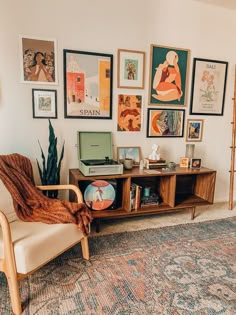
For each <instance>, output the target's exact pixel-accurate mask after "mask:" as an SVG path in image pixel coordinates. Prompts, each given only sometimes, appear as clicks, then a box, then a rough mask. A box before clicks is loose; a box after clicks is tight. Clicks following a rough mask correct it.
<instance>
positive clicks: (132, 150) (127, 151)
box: [117, 147, 141, 166]
mask: <svg viewBox="0 0 236 315" xmlns="http://www.w3.org/2000/svg"><path fill="white" fill-rule="evenodd" d="M125 159H132V160H133V163H134V166H135V165H139V163H140V160H141V148H140V147H117V161H119V162H121V163H123V162H124V160H125Z"/></svg>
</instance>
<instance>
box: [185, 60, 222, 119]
mask: <svg viewBox="0 0 236 315" xmlns="http://www.w3.org/2000/svg"><path fill="white" fill-rule="evenodd" d="M227 71H228V62H227V61H220V60H210V59H202V58H194V59H193V73H192V87H191V99H190V115H215V116H223V113H224V102H225V89H226V80H227Z"/></svg>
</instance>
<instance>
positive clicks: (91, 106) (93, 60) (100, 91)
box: [63, 49, 113, 119]
mask: <svg viewBox="0 0 236 315" xmlns="http://www.w3.org/2000/svg"><path fill="white" fill-rule="evenodd" d="M63 60H64V117H65V118H82V119H83V118H84V119H112V86H113V55H111V54H103V53H95V52H88V51H77V50H68V49H64V50H63Z"/></svg>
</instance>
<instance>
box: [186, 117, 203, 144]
mask: <svg viewBox="0 0 236 315" xmlns="http://www.w3.org/2000/svg"><path fill="white" fill-rule="evenodd" d="M202 133H203V119H188V120H187V127H186V141H187V142H189V141H191V142H200V141H202Z"/></svg>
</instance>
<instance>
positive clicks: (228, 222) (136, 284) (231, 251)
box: [0, 217, 236, 315]
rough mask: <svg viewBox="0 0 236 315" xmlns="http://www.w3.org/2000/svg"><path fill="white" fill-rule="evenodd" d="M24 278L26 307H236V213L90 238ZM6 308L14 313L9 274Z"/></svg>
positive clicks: (0, 282)
mask: <svg viewBox="0 0 236 315" xmlns="http://www.w3.org/2000/svg"><path fill="white" fill-rule="evenodd" d="M90 251H91V260H90V261H89V262H87V261H84V260H82V259H81V252H80V246H79V245H78V246H75V247H74V248H73V249H71V250H69V251H67V252H66V253H65V254H63V255H61V256H60V257H59V258H57V259H55V260H54V261H53V262H51V263H49V264H48V265H47V266H45V267H43V268H42V269H41V270H39V271H38V272H36V273H35V274H33V275H32V276H30V277H29V278H27V279H25V280H24V281H21V297H22V301H23V302H24V304H25V307H26V308H25V310H24V313H23V314H39V315H41V314H43V315H44V314H53V315H55V314H63V315H68V314H70V315H72V314H73V315H74V314H86V315H90V314H91V315H92V314H93V315H95V314H96V315H103V314H109V315H118V314H119V315H130V314H132V315H139V314H140V315H145V314H148V315H149V314H153V315H154V314H155V315H159V314H160V315H167V314H168V315H169V314H170V315H208V314H209V315H222V314H225V315H235V314H236V217H233V218H230V219H224V220H219V221H210V222H204V223H195V224H189V225H178V226H174V227H165V228H158V229H150V230H143V231H136V232H127V233H120V234H112V235H104V236H99V235H98V236H96V237H93V238H90ZM0 286H1V288H0V290H1V291H0V294H1V295H0V304H1V305H0V313H1V314H4V315H5V314H10V301H9V294H8V289H7V285H6V280H5V277H4V276H2V275H1V277H0Z"/></svg>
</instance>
